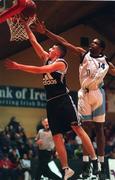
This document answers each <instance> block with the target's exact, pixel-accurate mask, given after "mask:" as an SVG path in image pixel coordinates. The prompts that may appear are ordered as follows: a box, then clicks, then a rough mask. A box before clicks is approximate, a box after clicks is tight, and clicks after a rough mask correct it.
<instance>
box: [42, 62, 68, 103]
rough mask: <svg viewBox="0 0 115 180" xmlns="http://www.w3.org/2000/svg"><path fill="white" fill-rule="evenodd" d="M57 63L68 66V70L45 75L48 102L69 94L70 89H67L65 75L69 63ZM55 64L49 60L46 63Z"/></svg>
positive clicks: (44, 81)
mask: <svg viewBox="0 0 115 180" xmlns="http://www.w3.org/2000/svg"><path fill="white" fill-rule="evenodd" d="M56 61H61V62H64V63H65V64H66V70H65V71H64V72H61V71H55V72H51V73H44V74H43V85H44V87H45V90H46V96H47V100H50V99H53V98H57V97H59V96H61V95H64V94H66V93H67V92H68V89H67V87H66V80H65V74H66V71H67V67H68V65H67V62H66V61H65V60H64V59H57V60H56ZM56 61H54V62H56ZM54 62H52V61H51V60H48V61H47V62H46V65H48V64H52V63H54Z"/></svg>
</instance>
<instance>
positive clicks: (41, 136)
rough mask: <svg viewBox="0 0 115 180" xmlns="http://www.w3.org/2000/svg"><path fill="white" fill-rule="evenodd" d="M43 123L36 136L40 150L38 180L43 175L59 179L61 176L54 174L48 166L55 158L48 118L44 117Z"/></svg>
mask: <svg viewBox="0 0 115 180" xmlns="http://www.w3.org/2000/svg"><path fill="white" fill-rule="evenodd" d="M41 124H42V126H43V128H42V129H39V130H38V133H37V135H36V137H35V141H36V144H37V145H38V151H39V152H38V154H39V162H38V163H39V169H38V171H37V173H38V174H37V178H36V180H40V178H41V175H44V176H46V177H48V178H51V179H55V180H59V179H60V178H59V177H58V176H57V175H56V174H54V173H53V172H52V171H51V170H50V168H49V166H48V163H49V162H50V161H51V160H52V158H53V153H54V148H55V146H54V141H53V137H52V133H51V131H50V129H49V124H48V119H47V118H45V119H42V121H41Z"/></svg>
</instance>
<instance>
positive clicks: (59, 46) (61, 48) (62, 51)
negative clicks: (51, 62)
mask: <svg viewBox="0 0 115 180" xmlns="http://www.w3.org/2000/svg"><path fill="white" fill-rule="evenodd" d="M55 45H56V46H58V48H59V49H60V50H61V55H60V58H63V57H64V56H65V55H66V53H67V49H66V47H65V46H64V45H62V44H60V43H56V44H55Z"/></svg>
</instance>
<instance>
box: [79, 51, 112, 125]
mask: <svg viewBox="0 0 115 180" xmlns="http://www.w3.org/2000/svg"><path fill="white" fill-rule="evenodd" d="M108 69H109V66H108V64H107V62H106V56H105V55H100V56H99V57H96V58H94V57H92V56H91V55H90V52H88V53H86V54H85V56H84V59H83V62H82V64H81V65H80V68H79V78H80V84H81V89H80V90H79V91H78V112H79V114H81V116H82V120H86V121H87V120H88V121H95V122H104V121H105V92H104V89H103V88H101V84H102V83H103V79H104V77H105V75H106V73H107V71H108Z"/></svg>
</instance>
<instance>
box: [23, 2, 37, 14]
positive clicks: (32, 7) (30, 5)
mask: <svg viewBox="0 0 115 180" xmlns="http://www.w3.org/2000/svg"><path fill="white" fill-rule="evenodd" d="M36 10H37V7H36V4H35V3H34V2H33V1H32V0H27V2H26V5H25V8H24V10H23V11H22V12H21V14H23V16H24V17H25V18H29V17H33V16H34V15H35V14H36Z"/></svg>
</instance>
